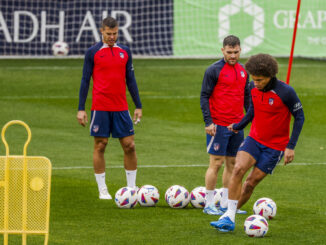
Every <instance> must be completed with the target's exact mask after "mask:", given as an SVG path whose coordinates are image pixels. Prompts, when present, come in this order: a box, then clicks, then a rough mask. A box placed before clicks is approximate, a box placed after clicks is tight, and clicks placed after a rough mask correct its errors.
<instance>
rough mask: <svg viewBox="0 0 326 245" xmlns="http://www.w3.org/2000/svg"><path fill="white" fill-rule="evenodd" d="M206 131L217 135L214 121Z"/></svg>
mask: <svg viewBox="0 0 326 245" xmlns="http://www.w3.org/2000/svg"><path fill="white" fill-rule="evenodd" d="M205 131H206V134H209V135H211V136H215V134H216V127H215V125H214V123H212V124H211V125H209V126H207V127H205Z"/></svg>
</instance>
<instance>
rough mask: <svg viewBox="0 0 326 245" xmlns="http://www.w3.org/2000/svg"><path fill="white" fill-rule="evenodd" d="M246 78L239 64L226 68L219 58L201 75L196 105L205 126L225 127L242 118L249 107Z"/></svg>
mask: <svg viewBox="0 0 326 245" xmlns="http://www.w3.org/2000/svg"><path fill="white" fill-rule="evenodd" d="M248 85H249V76H248V74H247V72H246V70H245V69H244V67H243V66H242V64H240V63H239V62H238V63H236V64H235V65H230V64H228V63H227V62H225V60H224V59H221V60H219V61H217V62H215V63H214V64H212V65H211V66H209V67H208V68H207V70H206V72H205V75H204V79H203V83H202V89H201V94H200V106H201V109H202V113H203V117H204V121H205V125H206V126H209V125H210V124H212V123H215V124H217V125H220V126H228V125H230V124H231V123H238V122H240V120H241V119H242V118H243V116H244V114H243V108H245V109H246V110H247V109H248V108H249V98H250V96H249V87H248Z"/></svg>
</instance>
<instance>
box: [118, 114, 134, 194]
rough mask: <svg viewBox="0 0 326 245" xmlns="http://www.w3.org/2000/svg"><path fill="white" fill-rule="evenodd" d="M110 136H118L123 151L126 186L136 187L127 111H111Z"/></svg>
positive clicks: (132, 134)
mask: <svg viewBox="0 0 326 245" xmlns="http://www.w3.org/2000/svg"><path fill="white" fill-rule="evenodd" d="M113 121H114V123H113V128H112V137H114V138H119V141H120V144H121V147H122V149H123V152H124V157H123V158H124V160H123V162H124V168H125V171H126V179H127V186H128V187H133V188H135V187H136V175H137V155H136V148H135V140H134V128H133V123H132V119H131V117H130V114H129V111H119V112H113Z"/></svg>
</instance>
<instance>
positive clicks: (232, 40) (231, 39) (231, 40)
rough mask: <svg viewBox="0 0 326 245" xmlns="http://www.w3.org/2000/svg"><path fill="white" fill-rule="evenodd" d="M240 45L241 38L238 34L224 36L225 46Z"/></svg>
mask: <svg viewBox="0 0 326 245" xmlns="http://www.w3.org/2000/svg"><path fill="white" fill-rule="evenodd" d="M238 45H239V46H240V39H239V38H238V37H236V36H233V35H229V36H227V37H226V38H224V40H223V48H224V47H225V46H231V47H235V46H238Z"/></svg>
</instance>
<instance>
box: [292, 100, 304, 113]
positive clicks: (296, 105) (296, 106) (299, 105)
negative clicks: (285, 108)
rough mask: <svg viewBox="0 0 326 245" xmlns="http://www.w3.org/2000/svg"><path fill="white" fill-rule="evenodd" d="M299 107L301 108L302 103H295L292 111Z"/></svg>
mask: <svg viewBox="0 0 326 245" xmlns="http://www.w3.org/2000/svg"><path fill="white" fill-rule="evenodd" d="M301 108H302V105H301V103H300V102H298V103H295V104H294V106H293V111H297V110H300V109H301Z"/></svg>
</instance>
